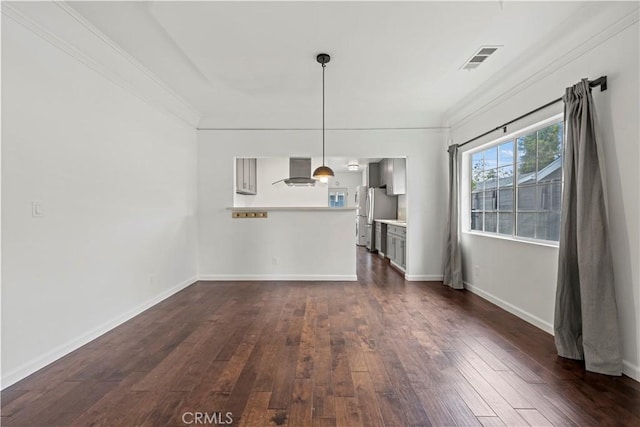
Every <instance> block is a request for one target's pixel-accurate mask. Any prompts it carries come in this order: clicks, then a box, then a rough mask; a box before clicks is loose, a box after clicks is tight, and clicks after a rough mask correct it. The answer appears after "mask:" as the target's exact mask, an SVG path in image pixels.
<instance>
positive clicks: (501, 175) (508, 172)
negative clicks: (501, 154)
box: [498, 165, 513, 187]
mask: <svg viewBox="0 0 640 427" xmlns="http://www.w3.org/2000/svg"><path fill="white" fill-rule="evenodd" d="M512 185H513V165H509V166H503V167H501V168H498V187H510V186H512Z"/></svg>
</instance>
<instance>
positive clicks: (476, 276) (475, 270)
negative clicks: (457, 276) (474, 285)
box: [473, 265, 480, 279]
mask: <svg viewBox="0 0 640 427" xmlns="http://www.w3.org/2000/svg"><path fill="white" fill-rule="evenodd" d="M473 278H474V279H479V278H480V266H479V265H474V266H473Z"/></svg>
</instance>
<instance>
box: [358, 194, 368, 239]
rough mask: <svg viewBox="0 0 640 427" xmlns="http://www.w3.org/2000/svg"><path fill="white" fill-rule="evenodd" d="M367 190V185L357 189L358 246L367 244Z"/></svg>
mask: <svg viewBox="0 0 640 427" xmlns="http://www.w3.org/2000/svg"><path fill="white" fill-rule="evenodd" d="M367 190H368V187H367V186H366V185H361V186H359V187H358V188H357V189H356V196H355V197H356V245H358V246H366V244H367Z"/></svg>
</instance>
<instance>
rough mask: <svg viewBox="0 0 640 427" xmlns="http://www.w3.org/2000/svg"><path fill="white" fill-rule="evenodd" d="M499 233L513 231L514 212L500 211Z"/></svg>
mask: <svg viewBox="0 0 640 427" xmlns="http://www.w3.org/2000/svg"><path fill="white" fill-rule="evenodd" d="M498 233H500V234H509V235H511V234H512V233H513V214H512V213H502V212H500V213H498Z"/></svg>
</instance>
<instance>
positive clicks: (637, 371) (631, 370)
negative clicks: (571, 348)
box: [464, 282, 640, 382]
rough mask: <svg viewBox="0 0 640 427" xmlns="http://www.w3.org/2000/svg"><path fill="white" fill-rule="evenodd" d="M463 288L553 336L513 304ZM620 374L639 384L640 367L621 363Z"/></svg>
mask: <svg viewBox="0 0 640 427" xmlns="http://www.w3.org/2000/svg"><path fill="white" fill-rule="evenodd" d="M464 288H465V289H467V290H468V291H469V292H472V293H474V294H476V295H478V296H480V297H482V298H484V299H486V300H487V301H490V302H492V303H494V304H495V305H497V306H498V307H500V308H502V309H504V310H506V311H508V312H509V313H511V314H513V315H515V316H518V317H519V318H521V319H522V320H524V321H526V322H528V323H531V324H532V325H533V326H536V327H538V328H540V329H542V330H543V331H545V332H547V333H549V334H551V335H553V332H554V331H553V325H552V324H551V323H549V322H545V321H544V320H542V319H540V318H539V317H537V316H534V315H533V314H531V313H528V312H526V311H524V310H522V309H520V308H518V307H516V306H515V305H513V304H510V303H508V302H506V301H504V300H503V299H500V298H498V297H496V296H494V295H492V294H490V293H489V292H487V291H483V290H482V289H479V288H477V287H475V286H473V285H471V284H470V283H467V282H464ZM622 373H623V374H625V375H626V376H628V377H629V378H632V379H634V380H636V381H638V382H640V367H638V366H636V365H634V364H632V363H630V362H627V361H626V360H623V361H622Z"/></svg>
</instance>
